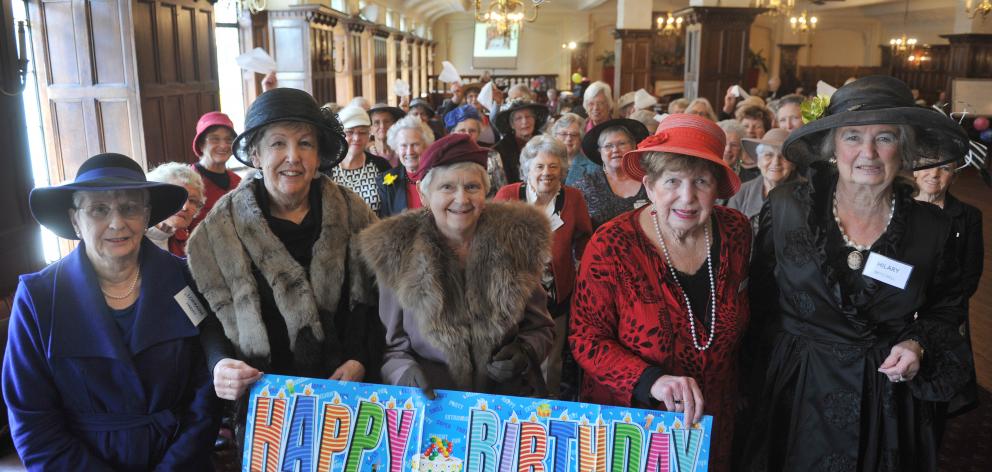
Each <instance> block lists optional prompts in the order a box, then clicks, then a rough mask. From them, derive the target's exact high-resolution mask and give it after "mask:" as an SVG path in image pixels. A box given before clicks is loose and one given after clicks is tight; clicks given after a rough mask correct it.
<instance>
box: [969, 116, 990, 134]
mask: <svg viewBox="0 0 992 472" xmlns="http://www.w3.org/2000/svg"><path fill="white" fill-rule="evenodd" d="M971 126H974V127H975V131H985V130H987V129H989V119H988V118H986V117H984V116H979V117H978V118H975V122H974V123H972V124H971Z"/></svg>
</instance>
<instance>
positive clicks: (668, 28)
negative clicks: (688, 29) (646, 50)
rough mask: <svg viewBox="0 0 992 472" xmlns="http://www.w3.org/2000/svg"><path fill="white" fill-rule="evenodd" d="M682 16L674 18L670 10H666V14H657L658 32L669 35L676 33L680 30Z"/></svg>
mask: <svg viewBox="0 0 992 472" xmlns="http://www.w3.org/2000/svg"><path fill="white" fill-rule="evenodd" d="M682 21H683V20H682V17H681V16H680V17H678V18H675V17H674V16H672V12H668V16H667V17H665V16H658V19H657V23H658V34H663V35H665V36H671V35H674V34H678V33H679V32H680V31H682Z"/></svg>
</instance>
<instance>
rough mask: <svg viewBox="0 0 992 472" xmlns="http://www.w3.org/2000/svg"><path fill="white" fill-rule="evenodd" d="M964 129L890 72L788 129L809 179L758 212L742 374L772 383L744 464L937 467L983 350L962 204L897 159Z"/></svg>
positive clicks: (947, 148)
mask: <svg viewBox="0 0 992 472" xmlns="http://www.w3.org/2000/svg"><path fill="white" fill-rule="evenodd" d="M967 143H968V140H967V137H966V136H965V133H964V131H963V130H962V129H961V128H960V127H959V126H958V125H957V124H956V123H955V122H953V121H952V120H950V119H948V118H947V117H945V116H943V115H941V114H940V113H938V112H936V111H934V110H929V109H926V108H920V107H916V106H915V105H914V103H913V97H912V94H911V93H910V90H909V88H908V87H907V86H906V84H904V83H902V82H900V81H899V80H897V79H894V78H892V77H881V76H876V77H865V78H862V79H859V80H857V81H854V82H852V83H850V84H848V85H845V86H844V87H842V88H840V89H839V90H837V92H836V93H834V95H833V96H832V97H831V98H830V101H829V106H828V107H827V108H826V110H825V116H823V117H822V118H819V119H817V120H816V121H812V122H810V123H808V124H806V125H805V126H803V127H801V128H799V129H797V130H796V131H794V132H793V133H792V134H791V135H790V136H789V137H788V139H787V140H786V141H785V143H784V144H783V151H784V154H785V156H786V158H788V159H789V160H791V161H792V162H794V163H795V164H796V165H797V166H798V167H800V168H804V167H809V173H808V178H809V180H808V181H806V182H794V183H790V184H785V185H781V186H778V187H776V188H775V189H774V190H773V191H771V192H770V193H769V195H768V201H767V202H766V204H765V207H764V209H763V210H762V212H761V214H760V216H759V228H760V229H759V231H758V236H757V239H756V242H755V243H756V244H755V256H754V257H753V258H752V261H753V262H752V268H751V277H750V280H751V300H752V306H751V313H752V327H751V329H752V333H751V334H753V335H755V336H756V338H757V339H756V340H755V341H756V345H757V346H759V347H757V348H756V347H755V345H754V344H752V345H751V346H750V349H751V350H750V352H751V354H754V355H756V359H755V360H756V363H755V364H753V365H752V367H753V368H754V371H753V373H752V375H750V376H746V377H745V378H749V379H753V380H757V382H758V383H760V384H762V385H760V386H756V388H755V389H754V390H752V391H751V401H752V402H753V403H752V405H751V407H752V409H753V416H752V418H751V420H752V421H751V424H750V425H747V426H748V427H747V428H743V429H741V428H739V429H738V431H746V432H747V435H748V438H747V440H748V441H747V446H746V447H745V448H744V449H743V451H744V452H743V456H744V462H745V463H744V464H741V465H740V466H738V467H737V469H738V470H761V471H781V470H789V471H792V470H809V471H813V470H823V471H934V470H937V441H936V437H935V431H934V425H933V414H934V408H935V402H939V401H947V400H949V399H950V398H951V397H953V396H954V394H955V393H956V392H957V391H958V390H959V389H960V388H961V387H962V386H963V385H964V384H965V383H966V382H967V379H968V374H967V373H968V369H969V365H970V362H971V357H970V353H969V352H968V347H967V344H965V342H964V339H963V338H962V337H961V336H960V334H958V333H957V327H958V325H959V324H960V320H961V319H962V318H963V316H964V312H963V304H962V301H963V300H962V294H961V289H960V284H959V280H960V279H959V277H958V273H957V270H956V267H955V263H954V254H953V239H952V238H951V236H952V235H951V233H950V231H951V224H950V220H949V219H948V218H947V217H946V216H944V215H942V214H941V212H940V209H938V208H936V207H934V206H933V205H929V204H926V203H922V202H917V201H915V200H913V188H912V187H911V186H910V185H908V184H907V183H903V182H901V181H900V180H898V179H897V175H898V174H899V173H900V172H901V171H904V170H910V169H918V168H919V166H920V165H921V162H923V161H922V159H923V158H935V157H936V158H938V160H939V159H942V158H946V159H949V160H954V159H959V158H960V157H961V156H963V155H964V153H965V152H966V150H967V146H968V144H967ZM939 156H945V157H939ZM938 164H940V162H938ZM746 349H747V348H746Z"/></svg>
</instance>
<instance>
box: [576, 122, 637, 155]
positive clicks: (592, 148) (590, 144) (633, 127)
mask: <svg viewBox="0 0 992 472" xmlns="http://www.w3.org/2000/svg"><path fill="white" fill-rule="evenodd" d="M618 126H619V127H621V128H623V129H625V130H627V132H628V133H630V135H631V136H633V137H634V147H635V148H636V147H637V143H640V142H641V141H644V139H645V138H647V137H648V136H650V135H651V132H650V131H648V128H647V127H646V126H644V123H641V122H640V121H637V120H631V119H627V118H616V119H613V120H607V121H604V122H602V123H600V124H599V125H596V126H595V127H593V129H591V130H589V132H588V133H586V135H585V136H584V137H583V138H582V152H583V153H584V154H585V155H586V157H588V158H589V160H590V161H593V162H595V163H596V164H599V165H603V156H601V155H600V154H599V135H601V134H603V131H606V130H607V129H609V128H615V127H618Z"/></svg>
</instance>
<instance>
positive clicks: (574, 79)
mask: <svg viewBox="0 0 992 472" xmlns="http://www.w3.org/2000/svg"><path fill="white" fill-rule="evenodd" d="M581 82H582V74H580V73H578V72H576V73H574V74H572V83H573V84H578V83H581Z"/></svg>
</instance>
